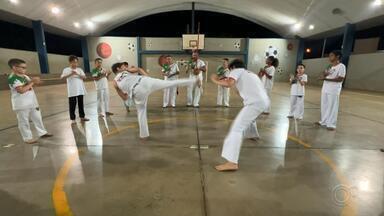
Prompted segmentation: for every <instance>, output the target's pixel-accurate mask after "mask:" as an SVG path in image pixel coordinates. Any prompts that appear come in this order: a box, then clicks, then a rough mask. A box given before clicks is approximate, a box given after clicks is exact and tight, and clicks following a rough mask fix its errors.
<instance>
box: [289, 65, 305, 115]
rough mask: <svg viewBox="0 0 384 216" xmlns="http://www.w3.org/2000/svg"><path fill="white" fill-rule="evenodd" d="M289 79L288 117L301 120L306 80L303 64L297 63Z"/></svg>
mask: <svg viewBox="0 0 384 216" xmlns="http://www.w3.org/2000/svg"><path fill="white" fill-rule="evenodd" d="M289 81H290V83H291V109H290V111H289V115H288V118H295V119H298V120H302V119H303V116H304V95H305V85H306V84H307V82H308V77H307V74H305V65H304V64H298V65H297V68H296V73H295V76H294V77H291V79H290V80H289Z"/></svg>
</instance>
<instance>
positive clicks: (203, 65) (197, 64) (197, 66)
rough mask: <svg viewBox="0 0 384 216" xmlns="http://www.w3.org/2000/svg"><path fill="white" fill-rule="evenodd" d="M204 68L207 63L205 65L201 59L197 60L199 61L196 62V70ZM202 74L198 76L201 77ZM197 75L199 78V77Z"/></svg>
mask: <svg viewBox="0 0 384 216" xmlns="http://www.w3.org/2000/svg"><path fill="white" fill-rule="evenodd" d="M202 67H205V63H204V61H203V60H201V59H197V61H196V68H202ZM190 73H191V74H192V75H195V74H194V73H193V69H191V72H190ZM200 74H201V71H200V73H199V74H198V75H200ZM198 75H197V76H198Z"/></svg>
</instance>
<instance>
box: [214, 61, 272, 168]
mask: <svg viewBox="0 0 384 216" xmlns="http://www.w3.org/2000/svg"><path fill="white" fill-rule="evenodd" d="M229 68H230V70H231V72H230V73H229V78H228V79H222V80H220V79H219V78H218V77H217V75H215V74H214V75H212V77H211V79H212V81H213V82H214V83H216V84H218V85H221V86H224V87H227V88H229V87H233V86H236V88H237V90H238V91H239V94H240V97H241V98H242V99H243V103H244V107H243V108H242V109H241V111H240V112H239V114H238V115H237V116H236V119H235V120H234V121H233V123H232V126H231V130H230V131H229V133H228V135H227V137H226V138H225V140H224V145H223V151H222V154H221V156H222V157H223V158H225V159H226V160H227V162H226V163H224V164H222V165H219V166H216V169H217V170H218V171H230V170H231V171H235V170H237V169H238V168H239V166H238V160H239V154H240V148H241V144H242V141H243V138H258V137H259V133H258V131H257V125H256V118H257V117H258V116H259V115H260V114H261V113H262V112H263V110H265V108H266V107H268V106H269V103H270V101H269V98H268V95H267V93H266V91H265V89H264V87H263V84H262V82H261V81H260V79H259V77H257V75H255V74H254V73H252V72H249V71H247V70H246V69H245V65H244V62H243V61H241V60H239V59H235V60H233V61H232V62H231V63H230V65H229Z"/></svg>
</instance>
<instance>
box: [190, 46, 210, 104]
mask: <svg viewBox="0 0 384 216" xmlns="http://www.w3.org/2000/svg"><path fill="white" fill-rule="evenodd" d="M188 66H189V68H188V71H189V78H191V79H199V80H200V82H198V83H197V84H195V85H193V86H190V87H188V89H187V106H188V107H190V106H193V107H195V108H198V107H199V106H200V105H199V102H200V96H201V92H202V91H203V72H206V70H207V69H206V66H205V63H204V62H203V61H202V60H201V59H199V54H198V53H197V52H193V53H192V60H191V62H190V63H189V65H188Z"/></svg>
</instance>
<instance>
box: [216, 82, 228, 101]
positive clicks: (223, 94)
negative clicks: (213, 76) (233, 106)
mask: <svg viewBox="0 0 384 216" xmlns="http://www.w3.org/2000/svg"><path fill="white" fill-rule="evenodd" d="M229 90H230V89H229V88H226V87H223V86H220V85H219V86H217V105H219V106H221V105H223V104H224V106H229Z"/></svg>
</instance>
